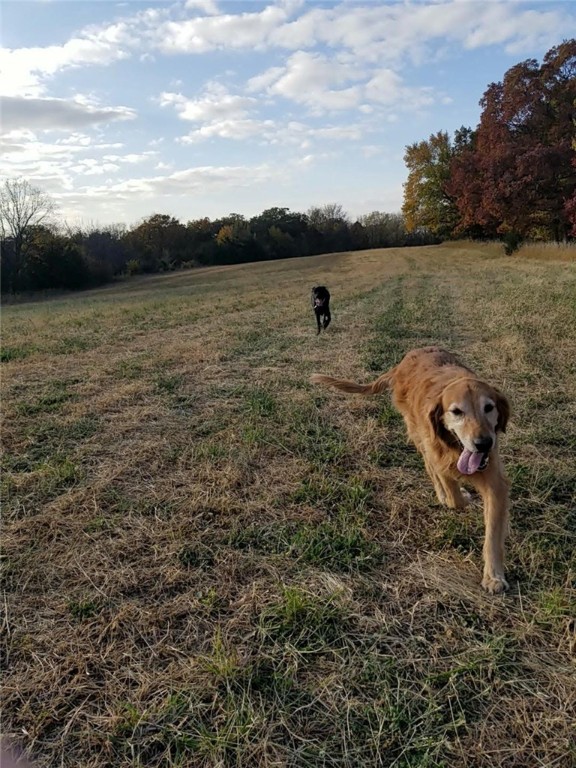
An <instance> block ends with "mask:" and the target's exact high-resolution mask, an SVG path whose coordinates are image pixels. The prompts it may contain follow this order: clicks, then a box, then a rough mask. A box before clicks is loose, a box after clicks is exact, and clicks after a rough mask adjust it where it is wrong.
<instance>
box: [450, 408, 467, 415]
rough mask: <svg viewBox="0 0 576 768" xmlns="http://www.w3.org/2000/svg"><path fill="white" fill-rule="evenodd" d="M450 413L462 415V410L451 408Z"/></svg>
mask: <svg viewBox="0 0 576 768" xmlns="http://www.w3.org/2000/svg"><path fill="white" fill-rule="evenodd" d="M450 413H451V414H452V416H462V415H463V414H464V411H461V410H460V408H451V409H450Z"/></svg>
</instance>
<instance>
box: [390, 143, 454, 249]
mask: <svg viewBox="0 0 576 768" xmlns="http://www.w3.org/2000/svg"><path fill="white" fill-rule="evenodd" d="M454 153H455V149H454V146H453V144H452V141H451V140H450V137H449V135H448V133H447V132H446V131H438V133H433V134H432V135H431V136H430V138H429V139H428V141H421V142H418V143H414V144H410V145H409V146H408V147H406V153H405V154H404V162H405V163H406V166H407V168H408V179H407V181H406V183H405V184H404V203H403V205H402V213H403V215H404V220H405V224H406V229H407V231H408V232H413V231H415V230H417V229H426V230H428V231H430V232H432V234H434V235H437V236H439V237H446V236H449V235H450V234H451V233H452V231H453V230H454V228H455V226H456V225H457V223H458V219H459V216H458V209H457V207H456V205H455V202H454V199H453V197H452V196H451V195H450V194H449V192H448V182H449V180H450V163H451V161H452V158H453V157H454Z"/></svg>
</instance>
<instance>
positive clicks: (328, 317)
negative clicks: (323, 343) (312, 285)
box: [324, 307, 332, 330]
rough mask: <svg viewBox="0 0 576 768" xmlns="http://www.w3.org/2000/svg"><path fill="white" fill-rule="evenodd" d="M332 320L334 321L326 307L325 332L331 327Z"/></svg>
mask: <svg viewBox="0 0 576 768" xmlns="http://www.w3.org/2000/svg"><path fill="white" fill-rule="evenodd" d="M330 320H332V315H331V314H330V310H329V308H328V307H326V312H325V314H324V330H326V328H328V326H329V325H330Z"/></svg>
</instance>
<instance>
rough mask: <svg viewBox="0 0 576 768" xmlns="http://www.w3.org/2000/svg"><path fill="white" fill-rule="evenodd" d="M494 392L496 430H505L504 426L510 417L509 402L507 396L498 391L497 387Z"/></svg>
mask: <svg viewBox="0 0 576 768" xmlns="http://www.w3.org/2000/svg"><path fill="white" fill-rule="evenodd" d="M495 394H496V410H497V411H498V421H497V422H496V430H497V431H498V432H506V426H507V424H508V419H509V418H510V403H509V402H508V398H507V397H506V396H505V395H503V394H502V392H499V391H498V390H497V389H496V390H495Z"/></svg>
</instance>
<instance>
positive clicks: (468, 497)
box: [460, 487, 474, 507]
mask: <svg viewBox="0 0 576 768" xmlns="http://www.w3.org/2000/svg"><path fill="white" fill-rule="evenodd" d="M460 493H461V494H462V498H463V500H464V502H463V506H465V507H467V506H468V504H471V503H472V502H473V501H474V499H473V498H472V494H471V493H470V492H469V491H468V490H467V489H466V488H462V487H461V488H460Z"/></svg>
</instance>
